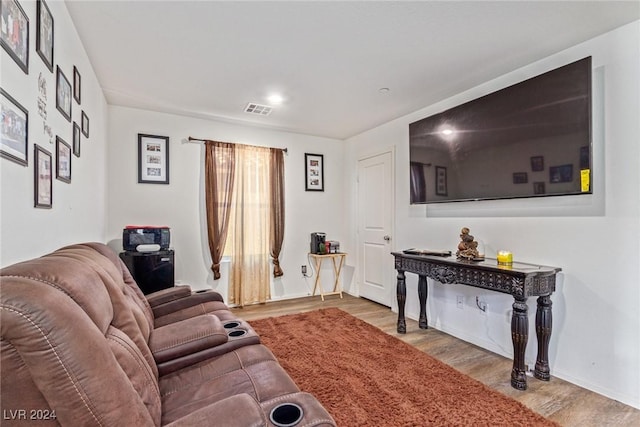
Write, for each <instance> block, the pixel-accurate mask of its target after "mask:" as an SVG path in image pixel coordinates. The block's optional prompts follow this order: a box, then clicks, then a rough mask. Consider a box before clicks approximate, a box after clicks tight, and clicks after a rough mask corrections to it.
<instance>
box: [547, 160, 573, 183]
mask: <svg viewBox="0 0 640 427" xmlns="http://www.w3.org/2000/svg"><path fill="white" fill-rule="evenodd" d="M572 180H573V165H572V164H568V165H561V166H552V167H550V168H549V182H550V183H552V184H557V183H560V182H571V181H572Z"/></svg>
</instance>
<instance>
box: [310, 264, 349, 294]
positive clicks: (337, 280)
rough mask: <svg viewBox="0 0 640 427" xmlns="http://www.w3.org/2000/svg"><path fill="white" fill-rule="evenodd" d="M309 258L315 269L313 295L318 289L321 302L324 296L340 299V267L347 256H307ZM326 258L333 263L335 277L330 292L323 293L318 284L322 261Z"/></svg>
mask: <svg viewBox="0 0 640 427" xmlns="http://www.w3.org/2000/svg"><path fill="white" fill-rule="evenodd" d="M309 256H310V257H311V258H312V259H313V262H314V264H315V268H316V281H315V283H314V285H313V295H315V294H316V288H318V289H319V291H320V298H322V301H324V296H325V295H340V298H342V282H341V281H340V272H341V271H342V265H343V264H344V259H345V257H346V256H347V254H346V253H344V252H339V253H336V254H325V255H320V254H309ZM327 258H330V259H331V261H332V262H333V273H334V275H335V280H334V282H333V291H332V292H324V291H323V289H322V282H320V271H321V267H322V261H324V260H325V259H327ZM338 259H339V261H338V263H337V264H336V260H338Z"/></svg>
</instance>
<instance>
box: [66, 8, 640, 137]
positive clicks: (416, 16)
mask: <svg viewBox="0 0 640 427" xmlns="http://www.w3.org/2000/svg"><path fill="white" fill-rule="evenodd" d="M67 8H68V10H69V13H70V14H71V17H72V19H73V21H74V23H75V25H76V28H77V31H78V33H79V35H80V38H81V40H82V41H83V43H84V46H85V49H86V51H87V53H88V55H89V58H90V60H91V63H92V65H93V68H94V70H95V72H96V74H97V76H98V80H99V82H100V85H101V86H102V88H103V90H104V93H105V95H106V98H107V102H108V103H109V104H113V105H123V106H131V107H137V108H143V109H149V110H154V111H162V112H169V113H175V114H182V115H187V116H193V117H200V118H210V119H216V120H228V121H232V122H240V123H245V124H252V125H257V126H266V127H273V128H276V129H281V130H287V131H293V132H299V133H304V134H310V135H318V136H326V137H332V138H339V139H344V138H348V137H350V136H353V135H356V134H358V133H360V132H362V131H365V130H368V129H371V128H373V127H375V126H377V125H380V124H382V123H385V122H387V121H389V120H392V119H394V118H397V117H400V116H403V115H406V114H408V113H411V112H413V111H416V110H418V109H420V108H423V107H425V106H427V105H430V104H433V103H434V102H437V101H439V100H442V99H445V98H447V97H449V96H452V95H454V94H456V93H460V92H462V91H464V90H466V89H469V88H471V87H474V86H476V85H478V84H480V83H483V82H486V81H488V80H491V79H493V78H495V77H498V76H500V75H502V74H505V73H507V72H509V71H512V70H515V69H517V68H519V67H522V66H524V65H527V64H530V63H532V62H535V61H537V60H539V59H541V58H544V57H546V56H549V55H550V54H553V53H555V52H558V51H561V50H563V49H565V48H567V47H570V46H573V45H575V44H578V43H580V42H582V41H584V40H588V39H590V38H592V37H594V36H597V35H599V34H602V33H604V32H607V31H609V30H612V29H614V28H617V27H619V26H621V25H624V24H626V23H629V22H632V21H634V20H637V19H640V2H638V1H622V2H612V1H592V2H584V1H563V2H561V1H511V2H502V1H498V2H488V1H440V2H436V1H418V2H408V1H387V2H372V1H351V2H347V1H328V2H317V1H296V2H293V1H292V2H266V1H258V2H248V1H242V2H238V1H236V2H218V1H69V0H67ZM383 87H384V88H389V91H388V92H387V93H385V94H383V93H380V92H379V89H380V88H383ZM272 92H278V93H281V94H282V96H283V97H284V98H285V101H284V103H283V104H282V105H280V106H275V108H274V110H273V112H272V113H271V115H270V116H267V117H257V116H251V115H249V114H247V113H244V111H243V110H244V108H245V106H246V105H247V103H249V102H254V103H259V104H269V102H268V101H267V99H266V97H267V96H268V95H269V94H271V93H272ZM205 136H206V135H205ZM211 136H212V137H213V135H211Z"/></svg>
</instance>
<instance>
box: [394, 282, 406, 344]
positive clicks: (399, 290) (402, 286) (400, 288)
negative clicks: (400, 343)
mask: <svg viewBox="0 0 640 427" xmlns="http://www.w3.org/2000/svg"><path fill="white" fill-rule="evenodd" d="M396 296H397V298H398V333H399V334H406V333H407V323H406V322H405V320H404V304H405V302H406V301H407V285H406V281H405V277H404V271H402V270H398V284H397V286H396Z"/></svg>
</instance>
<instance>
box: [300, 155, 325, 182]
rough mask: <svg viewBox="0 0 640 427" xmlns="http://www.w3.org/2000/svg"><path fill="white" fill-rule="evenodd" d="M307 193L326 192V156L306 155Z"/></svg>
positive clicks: (305, 175) (305, 176)
mask: <svg viewBox="0 0 640 427" xmlns="http://www.w3.org/2000/svg"><path fill="white" fill-rule="evenodd" d="M304 168H305V174H304V187H305V190H306V191H324V155H322V154H311V153H304Z"/></svg>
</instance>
